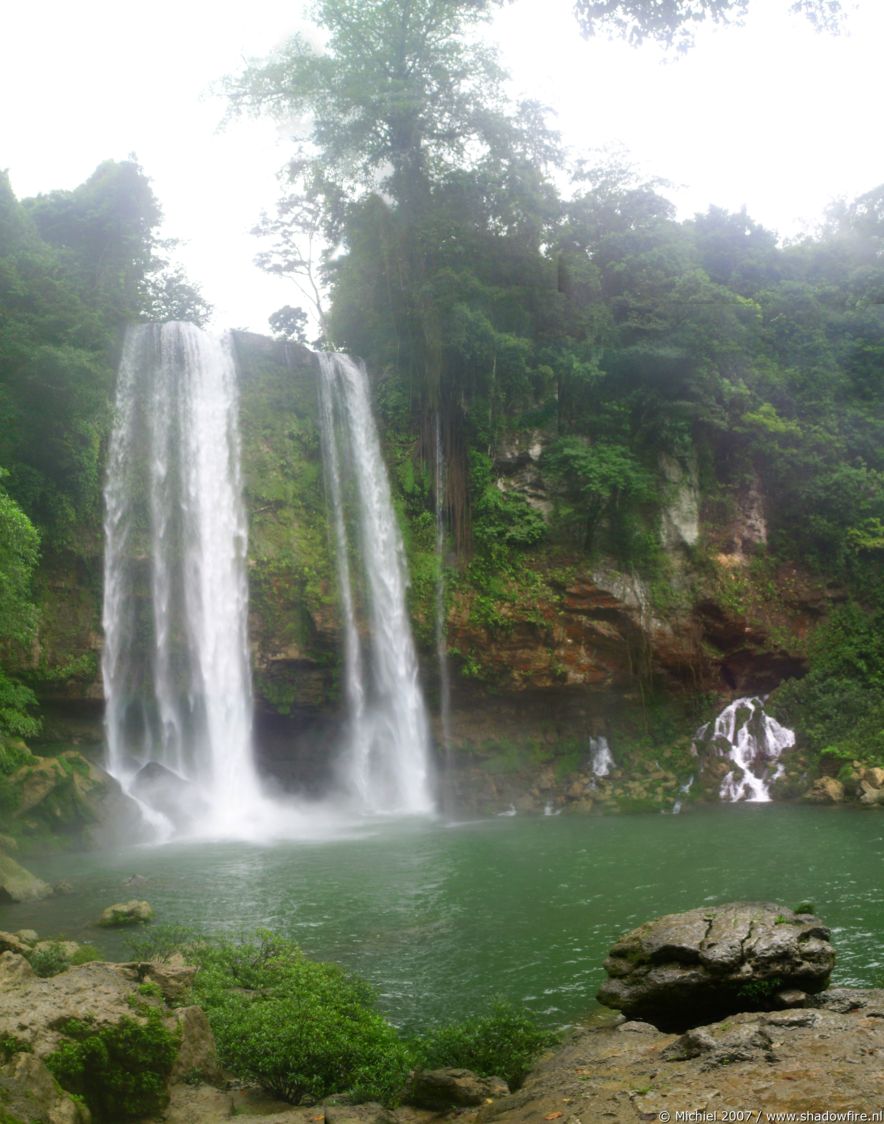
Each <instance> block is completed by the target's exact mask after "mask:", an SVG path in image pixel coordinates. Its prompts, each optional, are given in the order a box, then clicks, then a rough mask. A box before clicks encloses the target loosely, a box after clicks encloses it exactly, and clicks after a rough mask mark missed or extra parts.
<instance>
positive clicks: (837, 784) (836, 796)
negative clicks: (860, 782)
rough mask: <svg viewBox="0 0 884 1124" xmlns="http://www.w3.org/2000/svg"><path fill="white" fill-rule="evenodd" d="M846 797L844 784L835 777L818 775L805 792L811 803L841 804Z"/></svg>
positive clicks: (805, 797)
mask: <svg viewBox="0 0 884 1124" xmlns="http://www.w3.org/2000/svg"><path fill="white" fill-rule="evenodd" d="M844 798H845V792H844V785H843V784H842V783H841V781H839V780H837V779H836V778H835V777H817V779H816V780H815V781H814V782H813V784H812V785H811V786H810V788H809V789H808V791H807V792H806V793H805V794H804V799H805V800H806V801H807V802H808V803H810V804H841V803H843V801H844Z"/></svg>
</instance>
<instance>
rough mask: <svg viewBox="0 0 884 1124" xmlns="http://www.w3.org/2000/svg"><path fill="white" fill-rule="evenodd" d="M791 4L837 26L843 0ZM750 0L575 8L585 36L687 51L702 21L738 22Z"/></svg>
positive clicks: (660, 0) (589, 0) (617, 0)
mask: <svg viewBox="0 0 884 1124" xmlns="http://www.w3.org/2000/svg"><path fill="white" fill-rule="evenodd" d="M790 8H791V10H792V11H793V12H798V13H800V14H802V15H804V16H806V17H807V18H808V19H809V20H810V21H811V23H813V24H814V25H815V26H817V27H819V28H821V29H824V30H827V31H835V30H837V29H838V27H839V26H840V24H841V17H842V4H841V0H792V3H791V4H790ZM748 9H749V0H576V3H575V4H574V11H575V13H576V15H577V20H578V22H579V24H580V27H581V29H582V30H583V33H584V35H596V34H598V33H602V34H606V35H610V36H615V37H617V38H625V39H627V40H629V42H630V43H634V44H636V45H639V44H641V43H643V42H644V41H645V40H647V39H651V40H654V41H655V42H657V43H662V44H663V45H664V46H666V47H675V48H676V49H677V50H680V51H685V50H687V49H688V48H689V47H690V46H691V45H692V44H693V41H694V37H693V32H694V30H695V29H696V28H697V27H698V26H699V25H700V24H701V23H708V22H713V23H732V22H737V23H739V22H740V21H741V20H742V19H743V17H744V16H745V15H746V13H747V11H748Z"/></svg>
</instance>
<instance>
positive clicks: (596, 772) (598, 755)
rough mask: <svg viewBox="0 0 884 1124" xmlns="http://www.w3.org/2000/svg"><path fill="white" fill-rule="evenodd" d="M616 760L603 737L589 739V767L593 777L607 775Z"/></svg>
mask: <svg viewBox="0 0 884 1124" xmlns="http://www.w3.org/2000/svg"><path fill="white" fill-rule="evenodd" d="M615 764H616V762H615V761H614V758H613V757H612V755H611V747H610V746H609V745H608V739H607V738H605V737H598V738H590V739H589V767H590V769H591V770H592V775H593V776H594V777H607V776H608V774H609V773H610V772H611V770H612V769H613V768H614V767H615Z"/></svg>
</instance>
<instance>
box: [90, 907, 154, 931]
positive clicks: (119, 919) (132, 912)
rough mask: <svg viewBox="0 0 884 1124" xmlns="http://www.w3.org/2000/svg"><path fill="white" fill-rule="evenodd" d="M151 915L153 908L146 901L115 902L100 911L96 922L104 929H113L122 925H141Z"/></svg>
mask: <svg viewBox="0 0 884 1124" xmlns="http://www.w3.org/2000/svg"><path fill="white" fill-rule="evenodd" d="M152 917H153V909H152V908H151V906H150V904H149V903H148V902H144V901H135V900H133V901H130V902H117V903H116V904H115V905H109V906H108V907H107V909H105V910H103V911H102V914H101V917H99V919H98V924H99V925H101V926H102V928H105V929H115V928H122V927H123V926H124V925H143V924H145V923H146V922H148V921H150V919H151V918H152Z"/></svg>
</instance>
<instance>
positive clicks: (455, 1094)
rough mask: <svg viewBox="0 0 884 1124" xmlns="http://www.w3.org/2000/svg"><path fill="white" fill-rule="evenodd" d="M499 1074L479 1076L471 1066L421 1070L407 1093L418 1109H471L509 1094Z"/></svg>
mask: <svg viewBox="0 0 884 1124" xmlns="http://www.w3.org/2000/svg"><path fill="white" fill-rule="evenodd" d="M509 1091H510V1090H509V1086H508V1085H507V1083H506V1082H505V1081H503V1080H501V1078H499V1077H479V1076H478V1074H475V1073H473V1072H472V1070H469V1069H419V1070H417V1071H416V1072H415V1073H414V1075H413V1076H412V1079H411V1085H410V1086H409V1089H408V1092H407V1094H406V1098H405V1099H406V1100H407V1101H408V1103H409V1104H413V1105H416V1106H417V1107H418V1108H432V1109H448V1108H467V1107H469V1106H472V1105H480V1104H485V1103H486V1102H487V1101H493V1100H496V1099H497V1098H498V1097H505V1096H508V1095H509Z"/></svg>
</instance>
